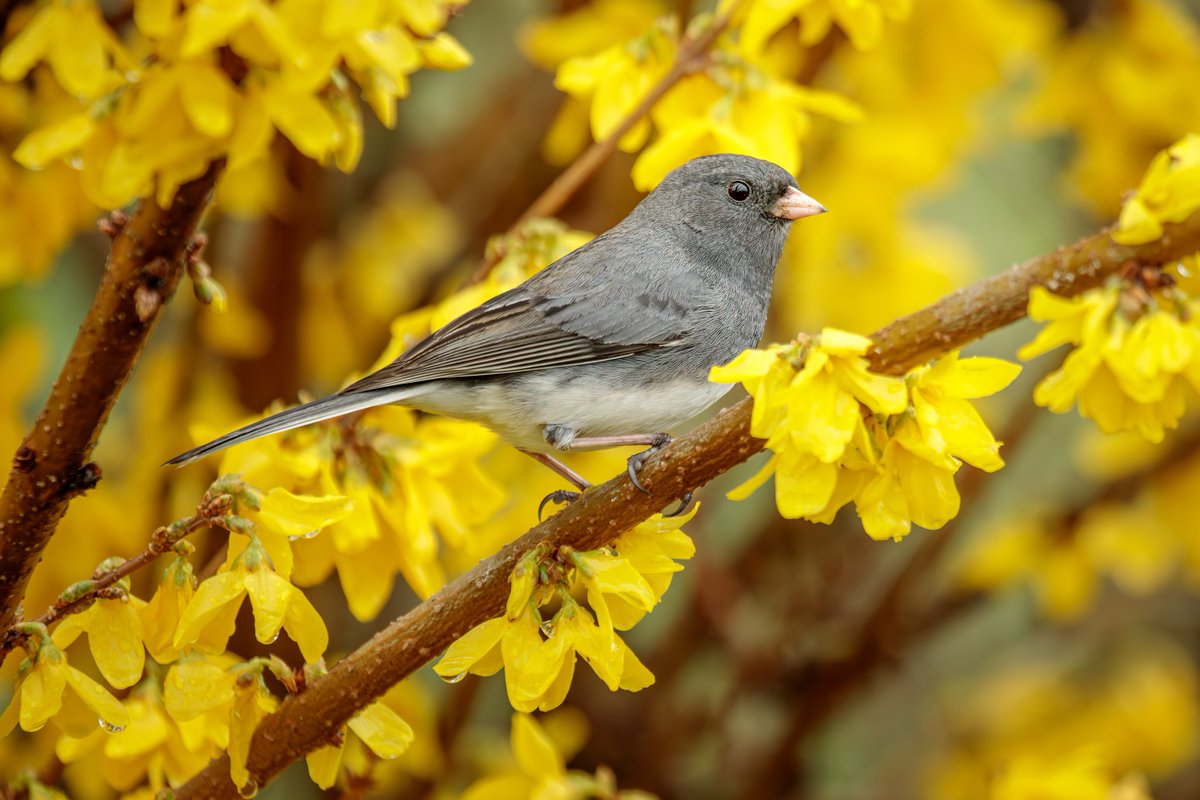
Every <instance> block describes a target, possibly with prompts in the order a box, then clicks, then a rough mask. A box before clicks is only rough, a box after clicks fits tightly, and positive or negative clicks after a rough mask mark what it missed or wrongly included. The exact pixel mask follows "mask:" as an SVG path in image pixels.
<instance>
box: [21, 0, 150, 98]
mask: <svg viewBox="0 0 1200 800" xmlns="http://www.w3.org/2000/svg"><path fill="white" fill-rule="evenodd" d="M41 61H45V62H46V63H47V64H49V65H50V68H51V69H52V70H53V71H54V77H55V78H56V79H57V80H58V82H59V83H60V84H62V86H63V88H64V89H66V90H67V91H68V92H70V93H71V94H74V95H76V96H78V97H80V98H82V99H85V100H92V99H94V98H96V97H98V96H100V95H101V94H103V93H105V92H107V91H111V90H112V89H114V88H115V87H116V86H118V85H120V83H121V82H122V78H121V76H120V75H119V74H118V72H117V70H124V69H129V68H131V67H132V59H131V58H130V57H129V55H128V54H127V53H126V52H125V48H124V47H123V46H122V45H121V43H120V41H119V40H118V39H117V37H116V36H115V35H114V34H113V32H112V29H111V28H109V27H108V24H107V23H106V22H105V21H104V19H103V18H102V17H101V16H100V10H99V9H98V8H97V7H96V5H95V3H93V2H91V0H71V1H70V2H64V1H63V0H56V1H55V2H49V3H46V4H44V5H43V6H42V7H41V8H40V9H39V10H38V11H37V13H36V14H35V15H34V17H33V18H32V19H31V20H30V21H29V22H27V23H26V24H25V27H23V28H22V29H21V30H20V32H19V33H17V35H16V36H15V37H14V38H13V40H12V41H11V42H9V43H8V45H6V46H5V48H4V50H3V52H2V53H0V79H3V80H6V81H19V80H20V79H22V78H24V77H25V75H26V74H28V72H29V71H30V70H31V69H32V68H33V67H34V66H35V65H36V64H37V63H39V62H41Z"/></svg>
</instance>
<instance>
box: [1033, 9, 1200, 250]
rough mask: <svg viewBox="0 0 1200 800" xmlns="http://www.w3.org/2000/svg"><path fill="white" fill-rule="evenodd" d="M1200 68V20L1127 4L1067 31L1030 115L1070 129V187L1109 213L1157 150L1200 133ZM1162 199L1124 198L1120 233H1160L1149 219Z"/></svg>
mask: <svg viewBox="0 0 1200 800" xmlns="http://www.w3.org/2000/svg"><path fill="white" fill-rule="evenodd" d="M1197 70H1200V28H1198V27H1197V25H1196V19H1195V17H1194V16H1193V15H1191V14H1188V13H1186V9H1185V7H1184V6H1180V5H1178V4H1177V3H1173V2H1168V1H1167V0H1130V2H1126V3H1122V4H1121V5H1120V6H1114V7H1113V8H1112V9H1111V10H1110V13H1107V14H1104V15H1102V16H1099V17H1096V18H1094V19H1092V20H1091V21H1090V24H1088V25H1084V26H1080V27H1078V28H1075V29H1073V30H1071V31H1069V32H1068V33H1067V35H1066V36H1065V38H1064V40H1063V41H1062V42H1061V44H1059V45H1057V46H1056V47H1055V49H1054V53H1053V58H1050V59H1047V63H1046V68H1045V69H1044V70H1042V72H1043V73H1044V74H1043V76H1042V77H1041V80H1040V83H1041V89H1040V91H1039V92H1038V93H1037V94H1036V95H1035V97H1034V100H1033V102H1032V104H1031V106H1030V108H1029V109H1028V111H1027V113H1026V117H1027V119H1028V121H1029V122H1031V123H1032V124H1033V125H1034V126H1036V127H1037V128H1052V129H1066V130H1067V131H1068V132H1069V133H1071V134H1072V138H1073V139H1075V141H1076V142H1077V146H1076V152H1075V155H1074V159H1073V163H1072V165H1071V170H1070V178H1071V180H1072V183H1073V184H1074V186H1075V187H1077V188H1078V190H1079V193H1080V194H1082V195H1083V197H1084V198H1085V199H1087V200H1088V201H1090V203H1091V204H1092V205H1093V206H1094V207H1095V208H1096V209H1097V210H1098V211H1099V213H1100V215H1101V216H1105V217H1108V216H1112V215H1115V214H1116V213H1117V212H1118V211H1119V210H1121V198H1122V195H1123V193H1125V192H1126V191H1128V189H1129V188H1130V187H1131V186H1134V185H1136V184H1137V182H1138V179H1139V177H1141V176H1142V175H1143V173H1144V172H1145V169H1146V164H1147V163H1148V162H1149V161H1150V160H1151V159H1152V158H1154V156H1155V153H1157V152H1158V151H1160V150H1161V149H1162V148H1163V147H1164V146H1165V145H1167V144H1169V143H1170V142H1173V141H1176V140H1177V139H1178V138H1179V136H1180V134H1181V133H1183V132H1185V131H1197V130H1200V111H1198V110H1197V108H1196V106H1195V104H1193V103H1192V102H1190V100H1191V97H1192V88H1193V87H1192V85H1191V82H1190V81H1188V80H1187V78H1186V76H1187V75H1192V74H1195V73H1196V72H1197ZM1081 86H1086V87H1087V91H1080V90H1079V89H1080V87H1081ZM1147 87H1153V90H1152V91H1148V90H1147ZM1113 119H1117V120H1120V121H1121V122H1120V124H1118V125H1113V124H1111V122H1110V120H1113ZM1140 195H1141V192H1139V199H1144V198H1141V197H1140ZM1157 202H1158V201H1157V200H1155V201H1152V202H1151V204H1150V205H1148V206H1147V205H1143V204H1142V203H1140V202H1139V203H1136V204H1134V203H1126V204H1125V210H1124V211H1123V212H1122V223H1121V226H1120V227H1121V229H1122V231H1123V233H1122V234H1120V235H1121V236H1123V237H1124V236H1127V235H1128V236H1133V237H1135V238H1136V237H1137V236H1139V235H1150V236H1151V238H1157V236H1158V234H1157V233H1154V230H1155V227H1156V223H1155V222H1151V221H1150V220H1147V219H1146V218H1145V217H1144V216H1143V215H1144V214H1146V213H1149V214H1150V216H1151V219H1153V216H1154V214H1155V213H1156V212H1155V211H1154V209H1155V208H1156V203H1157ZM1139 217H1140V219H1139Z"/></svg>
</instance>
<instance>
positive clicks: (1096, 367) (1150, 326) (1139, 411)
mask: <svg viewBox="0 0 1200 800" xmlns="http://www.w3.org/2000/svg"><path fill="white" fill-rule="evenodd" d="M1122 291H1123V290H1122V289H1121V287H1119V286H1118V285H1117V284H1115V283H1114V284H1110V285H1108V286H1106V287H1103V288H1099V289H1092V290H1090V291H1087V292H1084V293H1083V294H1081V295H1079V296H1077V297H1074V298H1070V299H1063V298H1058V297H1055V296H1054V295H1052V294H1051V293H1050V292H1048V291H1047V290H1045V289H1043V288H1042V287H1034V289H1033V291H1032V292H1030V296H1029V314H1030V317H1032V318H1033V319H1035V320H1038V321H1048V322H1049V323H1050V324H1049V325H1047V326H1046V327H1045V328H1044V329H1043V330H1042V331H1041V332H1040V333H1039V334H1038V336H1037V338H1036V339H1034V340H1033V341H1032V342H1030V343H1029V344H1027V345H1026V346H1025V347H1023V348H1022V349H1021V350H1020V351H1019V352H1018V355H1019V356H1020V357H1021V358H1031V357H1033V356H1036V355H1038V354H1040V353H1043V352H1046V351H1047V350H1050V349H1052V348H1054V347H1057V346H1059V345H1061V344H1064V343H1072V344H1076V345H1078V346H1077V347H1076V348H1075V349H1074V350H1072V351H1071V353H1070V354H1069V355H1068V356H1067V358H1066V360H1065V361H1064V362H1063V365H1062V367H1061V368H1059V369H1058V370H1055V371H1054V372H1052V373H1051V374H1050V375H1048V376H1047V377H1046V378H1044V379H1043V380H1042V381H1041V383H1039V384H1038V386H1037V388H1036V389H1035V390H1034V400H1035V401H1036V402H1037V403H1038V405H1041V406H1044V407H1046V408H1049V409H1050V410H1051V411H1054V412H1056V413H1063V412H1065V411H1068V410H1069V409H1070V408H1071V406H1072V405H1073V404H1074V403H1075V402H1076V401H1078V403H1079V413H1080V414H1081V415H1083V416H1084V417H1087V418H1089V419H1092V420H1094V421H1095V422H1096V424H1097V425H1098V426H1099V427H1100V429H1101V430H1102V431H1104V432H1105V433H1115V432H1119V431H1128V430H1136V431H1138V432H1139V433H1141V434H1142V435H1143V436H1145V437H1146V438H1147V439H1149V440H1150V441H1154V442H1158V441H1162V438H1163V435H1164V431H1165V430H1166V429H1167V428H1174V427H1175V426H1176V425H1177V424H1178V422H1179V419H1180V417H1182V415H1183V412H1184V406H1185V403H1184V388H1185V386H1186V385H1187V384H1190V385H1191V386H1193V387H1200V328H1198V327H1197V325H1196V322H1195V314H1194V312H1192V311H1191V310H1190V306H1191V304H1190V302H1189V303H1181V302H1180V300H1179V299H1178V297H1177V296H1174V297H1173V296H1171V295H1169V294H1166V291H1168V290H1164V291H1163V292H1159V293H1158V296H1156V295H1154V294H1148V293H1146V292H1144V290H1142V289H1141V288H1140V287H1135V288H1134V289H1132V290H1129V291H1130V292H1131V294H1130V295H1129V297H1132V298H1135V300H1134V301H1133V302H1136V303H1137V304H1138V305H1140V306H1141V308H1140V310H1134V311H1129V310H1128V307H1129V306H1130V305H1131V303H1125V304H1124V305H1125V307H1126V310H1124V311H1121V312H1120V313H1118V307H1119V306H1121V305H1122ZM1139 297H1143V299H1136V298H1139ZM1145 298H1148V299H1145ZM1131 313H1132V314H1134V315H1135V318H1134V319H1133V321H1132V322H1131V321H1130V319H1129V316H1128V314H1131Z"/></svg>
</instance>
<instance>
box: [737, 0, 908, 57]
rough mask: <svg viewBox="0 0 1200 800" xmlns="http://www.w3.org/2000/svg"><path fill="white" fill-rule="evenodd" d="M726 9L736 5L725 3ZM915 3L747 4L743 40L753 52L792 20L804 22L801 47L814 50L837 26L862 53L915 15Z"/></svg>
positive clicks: (814, 0) (797, 0)
mask: <svg viewBox="0 0 1200 800" xmlns="http://www.w3.org/2000/svg"><path fill="white" fill-rule="evenodd" d="M722 5H723V6H725V7H728V6H730V5H732V2H731V1H730V0H725V2H723V3H722ZM912 5H913V3H912V0H780V1H777V2H769V3H745V4H744V5H743V6H742V8H743V9H744V12H743V13H744V17H745V19H744V21H743V22H742V26H743V30H742V39H743V42H744V46H745V47H746V48H747V49H749V50H750V51H751V52H755V51H758V50H761V49H762V48H763V47H764V46H765V45H766V43H767V40H768V39H770V38H771V36H773V35H774V34H776V33H778V32H779V31H780V30H781V29H783V28H784V27H786V26H787V25H788V23H790V22H791V21H792V20H798V21H799V22H800V44H802V45H803V46H805V47H811V46H812V45H814V44H816V43H817V42H819V41H821V40H822V39H824V38H825V37H826V36H828V35H829V31H830V29H831V28H832V27H833V26H834V25H835V24H836V25H837V26H838V27H839V28H841V29H842V30H843V31H845V33H846V35H847V36H848V37H849V38H850V42H851V44H853V45H854V46H855V47H856V48H857V49H859V50H871V49H873V48H875V47H876V46H878V45H879V41H880V39H881V38H882V36H883V25H884V22H885V21H886V20H890V21H892V22H903V21H904V20H906V19H908V16H909V14H910V13H911V11H912Z"/></svg>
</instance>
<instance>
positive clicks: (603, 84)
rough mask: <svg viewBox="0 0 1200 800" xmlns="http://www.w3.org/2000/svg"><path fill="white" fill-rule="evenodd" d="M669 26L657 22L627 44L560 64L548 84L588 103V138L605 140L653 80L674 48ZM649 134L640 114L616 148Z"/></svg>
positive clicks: (635, 145)
mask: <svg viewBox="0 0 1200 800" xmlns="http://www.w3.org/2000/svg"><path fill="white" fill-rule="evenodd" d="M677 39H678V33H677V31H676V30H675V26H673V25H670V24H660V25H656V26H654V27H653V28H651V29H650V30H649V31H648V32H646V33H645V34H644V35H642V36H640V37H638V38H636V39H633V40H631V41H629V42H623V43H621V44H616V45H613V46H612V47H609V48H608V49H606V50H602V51H601V52H599V53H596V54H595V55H589V56H576V57H575V58H571V59H568V60H567V61H565V62H563V63H562V65H561V66H559V68H558V73H557V74H556V76H555V78H554V85H555V86H557V87H558V88H559V89H561V90H562V91H564V92H566V93H567V94H569V95H571V96H572V97H574V98H576V99H578V100H584V101H588V102H589V103H590V107H591V129H592V136H593V137H594V138H595V139H596V141H600V140H602V139H605V138H607V137H608V136H609V134H611V133H612V132H613V130H615V129H616V127H617V125H618V124H620V122H621V121H622V120H624V119H625V117H627V116H628V115H629V112H631V111H632V110H633V109H634V108H635V107H636V106H637V105H638V103H640V102H641V101H642V98H644V97H645V95H646V92H647V91H649V89H650V87H651V86H653V85H654V84H655V83H657V82H658V81H659V80H660V79H661V78H662V76H663V75H664V74H666V72H667V70H668V69H670V67H671V64H672V62H673V61H674V59H675V50H676V48H677V47H678V42H677ZM649 134H650V122H649V120H648V119H647V118H646V117H642V119H640V120H638V122H637V123H636V124H635V125H634V126H633V128H631V129H630V130H629V132H628V133H626V134H625V135H624V136H622V137H621V139H620V141H619V142H618V146H619V147H620V148H621V149H622V150H624V151H625V152H627V153H632V152H635V151H637V150H638V149H639V148H641V146H642V145H643V144H644V143H645V142H646V138H647V136H649Z"/></svg>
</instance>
